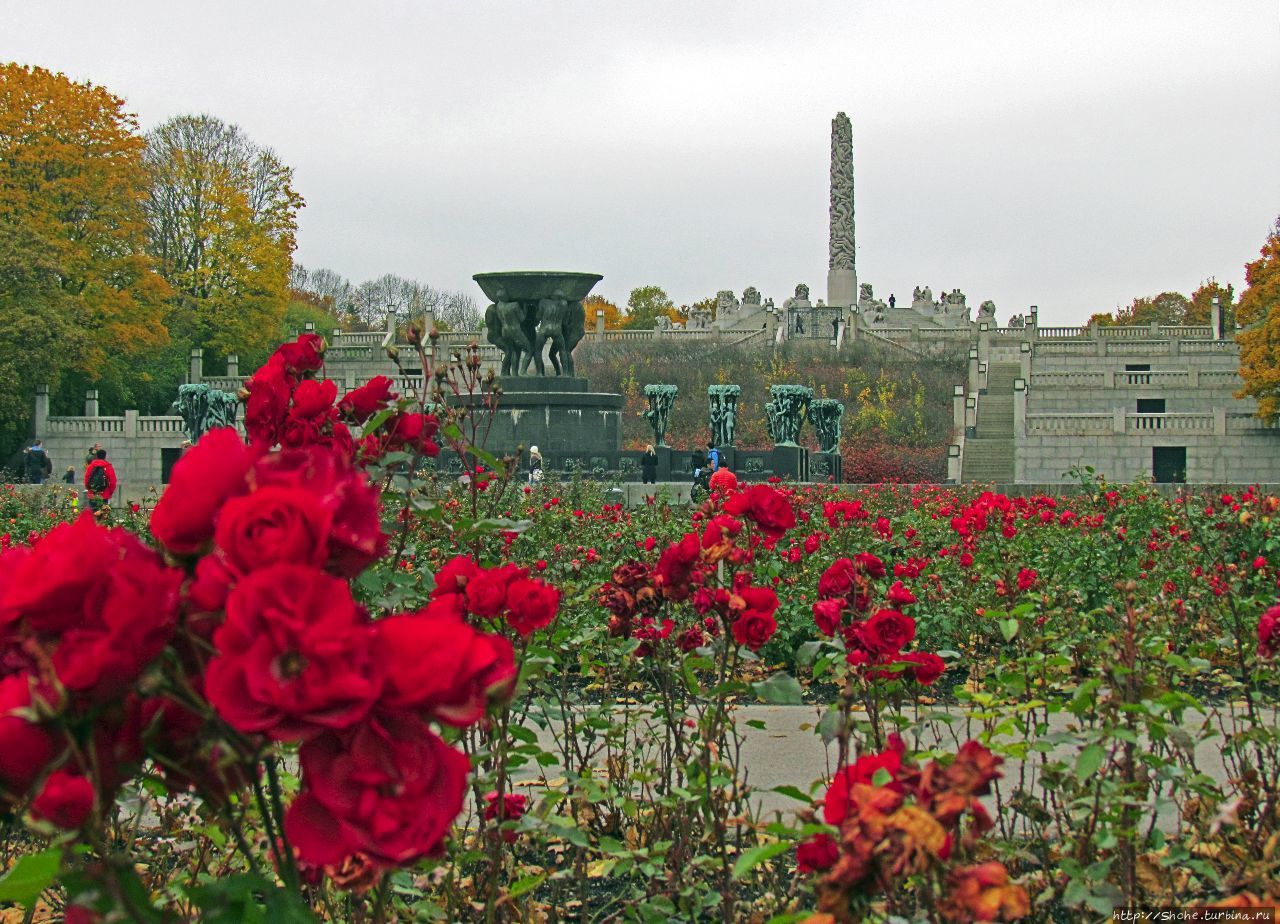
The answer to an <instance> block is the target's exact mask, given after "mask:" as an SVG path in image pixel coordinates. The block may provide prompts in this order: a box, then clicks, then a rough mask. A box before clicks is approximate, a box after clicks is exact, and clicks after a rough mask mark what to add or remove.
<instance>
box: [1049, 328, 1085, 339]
mask: <svg viewBox="0 0 1280 924" xmlns="http://www.w3.org/2000/svg"><path fill="white" fill-rule="evenodd" d="M1088 332H1089V328H1087V327H1037V328H1036V337H1038V338H1039V339H1041V340H1057V339H1061V338H1069V337H1083V336H1084V335H1085V334H1087V333H1088Z"/></svg>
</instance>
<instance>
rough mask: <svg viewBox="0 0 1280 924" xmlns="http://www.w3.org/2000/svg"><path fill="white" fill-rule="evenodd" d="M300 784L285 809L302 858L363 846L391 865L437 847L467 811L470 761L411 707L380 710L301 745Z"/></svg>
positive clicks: (338, 856) (340, 856) (331, 857)
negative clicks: (404, 710) (350, 726)
mask: <svg viewBox="0 0 1280 924" xmlns="http://www.w3.org/2000/svg"><path fill="white" fill-rule="evenodd" d="M299 760H300V763H301V765H302V779H303V790H302V792H301V793H300V794H299V795H298V797H297V798H296V799H294V801H293V804H292V805H290V806H289V809H288V811H287V812H286V813H285V821H284V824H285V832H286V833H287V834H288V836H289V840H290V841H291V842H292V844H293V846H294V848H295V849H297V851H298V854H299V856H300V858H301V859H302V860H303V861H305V862H307V863H310V864H313V865H316V866H328V865H332V864H337V863H341V862H342V861H343V860H344V859H346V858H347V857H349V856H351V855H352V854H354V853H363V854H365V855H366V856H368V857H369V858H370V859H372V860H373V861H374V862H376V863H379V864H382V865H386V866H398V865H402V864H407V863H411V862H413V861H414V860H417V859H419V858H421V857H425V856H428V855H430V854H433V853H435V852H436V851H437V850H438V849H439V847H440V844H441V841H443V839H444V837H445V835H446V834H448V832H449V828H450V826H451V825H452V824H453V820H454V819H455V818H456V817H457V816H458V813H459V812H461V811H462V804H463V798H464V796H465V794H466V787H467V773H468V772H469V771H470V769H471V762H470V761H469V760H468V759H467V756H466V755H465V754H463V753H461V752H460V751H456V750H454V749H453V748H451V747H449V746H448V745H447V744H445V743H444V742H443V741H442V740H440V738H439V737H438V736H437V735H435V734H434V733H433V732H432V731H431V730H430V729H429V728H427V726H426V725H425V724H424V723H423V722H422V720H421V719H418V718H417V717H415V716H413V715H410V714H408V713H402V712H401V713H389V714H375V715H374V716H372V717H371V718H370V720H369V721H367V722H363V723H361V724H360V725H359V726H357V727H356V728H354V729H352V730H351V731H349V732H347V733H346V734H343V735H338V734H336V733H329V734H325V735H321V736H320V737H319V738H315V739H312V740H311V741H308V742H307V743H306V744H304V745H303V746H302V749H301V751H300V753H299Z"/></svg>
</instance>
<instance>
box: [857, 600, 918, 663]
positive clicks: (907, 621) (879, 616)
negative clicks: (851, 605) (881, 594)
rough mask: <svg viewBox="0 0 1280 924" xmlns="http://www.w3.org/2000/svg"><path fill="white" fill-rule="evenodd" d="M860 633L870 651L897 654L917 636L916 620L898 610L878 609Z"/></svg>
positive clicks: (864, 624) (861, 628) (863, 625)
mask: <svg viewBox="0 0 1280 924" xmlns="http://www.w3.org/2000/svg"><path fill="white" fill-rule="evenodd" d="M858 634H859V636H860V637H861V638H862V643H863V645H865V646H866V648H867V650H868V651H872V652H876V653H877V654H884V655H896V654H897V653H898V652H899V651H900V650H902V647H903V646H904V645H908V644H910V643H911V640H912V639H913V638H915V637H916V621H915V620H914V619H912V618H911V617H910V616H904V615H903V614H902V613H899V612H898V611H897V610H877V611H876V612H875V613H874V614H873V615H872V617H871V618H870V619H868V620H867V621H866V622H864V623H863V624H862V626H861V627H860V629H859V632H858Z"/></svg>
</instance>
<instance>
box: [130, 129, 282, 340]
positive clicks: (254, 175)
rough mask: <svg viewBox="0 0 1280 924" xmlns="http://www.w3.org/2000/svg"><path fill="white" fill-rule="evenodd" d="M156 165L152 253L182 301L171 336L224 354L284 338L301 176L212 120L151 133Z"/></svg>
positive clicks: (150, 213) (151, 158)
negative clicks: (297, 181) (297, 179)
mask: <svg viewBox="0 0 1280 924" xmlns="http://www.w3.org/2000/svg"><path fill="white" fill-rule="evenodd" d="M146 165H147V172H148V178H149V182H150V195H149V196H148V197H147V200H146V210H147V218H148V224H149V226H150V235H151V236H150V250H151V253H152V255H153V256H154V257H155V259H156V261H157V263H158V265H159V268H160V272H161V273H162V274H163V275H164V277H165V279H166V280H168V282H169V284H170V285H171V286H172V287H173V290H174V293H175V294H174V298H173V299H172V301H171V310H170V312H169V327H170V329H171V330H172V331H174V332H175V334H178V335H179V336H181V337H182V338H183V339H184V340H186V341H189V342H190V343H191V344H193V345H198V346H202V347H209V348H212V349H213V350H214V351H215V352H216V353H221V354H224V355H225V354H226V353H233V352H240V353H245V352H251V351H254V350H256V349H261V348H262V347H263V346H265V345H266V344H267V343H269V342H270V341H271V340H273V339H275V338H278V337H279V335H280V330H281V327H282V322H283V319H284V314H285V309H286V307H287V305H288V301H289V272H290V268H291V264H292V254H293V250H294V233H295V231H296V229H297V222H296V218H297V212H298V209H299V208H301V207H302V205H303V200H302V197H301V196H299V195H298V194H297V193H296V192H294V190H293V187H292V182H293V170H292V169H291V168H289V167H287V166H285V165H284V163H282V162H281V160H280V159H279V158H278V157H277V156H276V154H275V152H273V151H272V150H271V149H270V148H264V147H261V146H260V145H258V144H256V143H254V142H253V141H252V140H250V139H249V137H248V136H247V135H245V133H244V132H243V131H241V129H240V128H239V127H237V126H235V125H228V124H227V123H225V122H223V121H222V120H220V119H217V118H215V117H213V116H209V115H198V116H179V117H177V118H174V119H170V120H169V121H168V122H165V123H164V124H163V125H161V126H160V127H159V128H157V129H155V130H154V131H152V132H150V133H149V134H148V135H147V149H146Z"/></svg>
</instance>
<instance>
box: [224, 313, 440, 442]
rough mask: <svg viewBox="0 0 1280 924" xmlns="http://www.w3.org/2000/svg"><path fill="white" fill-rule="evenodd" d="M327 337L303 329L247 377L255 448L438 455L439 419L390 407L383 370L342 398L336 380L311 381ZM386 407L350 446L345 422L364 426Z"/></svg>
mask: <svg viewBox="0 0 1280 924" xmlns="http://www.w3.org/2000/svg"><path fill="white" fill-rule="evenodd" d="M324 351H325V342H324V339H323V338H322V337H320V336H319V335H318V334H303V335H302V336H301V337H299V338H298V339H297V340H296V341H295V342H293V343H286V344H284V345H283V346H281V347H280V349H278V350H276V352H275V353H274V354H272V356H271V358H270V359H268V360H267V362H266V364H265V365H264V366H263V367H262V368H261V369H259V370H258V371H257V372H255V373H254V374H253V377H252V378H250V379H249V381H247V382H246V383H245V420H244V424H245V430H246V432H247V433H248V434H249V439H250V441H251V442H252V443H253V445H254V446H256V447H259V448H261V449H267V448H270V447H272V446H275V445H277V444H278V445H280V446H283V447H285V448H291V447H298V446H316V445H328V446H332V447H334V448H335V449H337V450H338V451H340V452H341V454H343V455H345V456H347V457H348V458H350V457H352V456H353V455H355V456H358V458H359V459H360V461H362V462H365V463H368V462H374V461H376V460H378V459H380V458H382V457H383V456H384V455H385V454H386V453H389V452H413V453H419V454H422V455H426V456H436V455H439V453H440V447H439V446H438V445H436V442H435V437H436V434H437V432H438V431H439V428H440V424H439V421H438V420H437V419H436V417H435V416H434V415H432V414H422V413H411V412H409V411H405V410H400V409H398V408H395V407H394V405H395V402H396V401H397V399H398V397H399V396H398V395H397V394H396V393H395V392H393V391H392V390H391V387H392V385H393V384H394V383H393V382H392V381H391V379H389V378H387V377H386V376H385V375H379V376H375V377H374V378H372V379H370V380H369V381H368V382H367V383H365V384H364V385H362V386H361V387H359V388H357V389H355V390H353V391H351V392H349V393H347V394H346V395H344V396H343V397H342V398H341V399H340V400H339V398H338V386H337V385H336V384H335V383H334V382H332V381H330V380H329V379H316V378H314V373H316V372H317V371H319V370H320V369H322V368H323V366H324ZM384 409H389V411H390V412H389V413H388V414H386V415H384V417H385V419H379V420H378V421H377V425H376V426H373V427H370V428H368V430H367V432H365V433H364V434H363V436H362V437H361V439H360V441H359V445H358V446H357V445H356V442H355V439H354V437H353V436H352V434H351V430H350V429H349V428H348V424H351V425H357V426H358V425H362V424H365V423H366V422H368V421H369V420H370V418H374V417H375V415H377V414H378V413H379V412H380V411H383V410H384Z"/></svg>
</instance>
